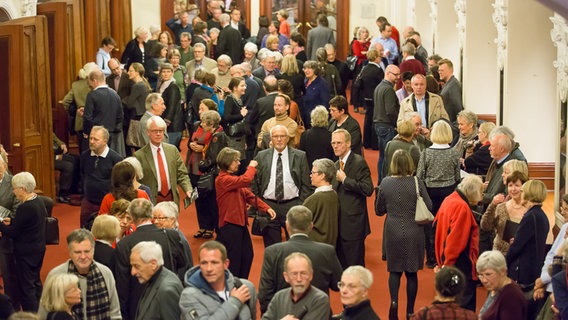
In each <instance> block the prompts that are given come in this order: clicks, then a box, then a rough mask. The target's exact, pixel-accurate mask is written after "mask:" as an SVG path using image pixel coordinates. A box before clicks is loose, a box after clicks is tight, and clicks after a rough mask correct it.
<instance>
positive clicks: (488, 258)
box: [475, 250, 507, 272]
mask: <svg viewBox="0 0 568 320" xmlns="http://www.w3.org/2000/svg"><path fill="white" fill-rule="evenodd" d="M475 268H476V270H477V272H482V271H485V270H488V269H489V270H494V271H497V272H505V271H507V262H506V261H505V256H504V255H503V253H501V251H499V250H491V251H485V252H484V253H482V254H481V255H480V256H479V258H477V264H476V265H475Z"/></svg>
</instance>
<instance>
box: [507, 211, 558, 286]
mask: <svg viewBox="0 0 568 320" xmlns="http://www.w3.org/2000/svg"><path fill="white" fill-rule="evenodd" d="M548 230H549V224H548V218H547V217H546V214H545V213H544V211H542V205H535V206H533V207H532V208H530V209H529V211H527V213H525V215H524V216H523V218H522V219H521V222H520V224H519V228H518V229H517V232H516V233H515V241H513V244H511V246H510V247H509V251H507V257H506V258H507V271H508V274H509V278H511V279H512V280H514V281H515V282H517V283H518V284H519V285H531V287H532V286H534V282H535V280H536V278H538V277H539V276H540V271H541V269H542V265H543V263H544V258H545V256H546V236H547V235H548Z"/></svg>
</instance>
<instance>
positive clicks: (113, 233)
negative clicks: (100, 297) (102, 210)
mask: <svg viewBox="0 0 568 320" xmlns="http://www.w3.org/2000/svg"><path fill="white" fill-rule="evenodd" d="M91 232H92V233H93V237H95V254H94V256H93V259H95V261H97V262H100V263H102V264H104V265H105V266H107V267H109V269H111V270H114V245H115V244H116V239H117V238H118V235H119V234H120V233H121V228H120V222H119V221H118V218H117V217H115V216H113V215H110V214H104V215H101V216H98V217H96V218H95V221H94V222H93V227H92V228H91Z"/></svg>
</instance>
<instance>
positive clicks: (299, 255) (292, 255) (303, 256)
mask: <svg viewBox="0 0 568 320" xmlns="http://www.w3.org/2000/svg"><path fill="white" fill-rule="evenodd" d="M292 259H304V260H306V262H307V263H308V266H309V267H310V271H311V272H314V267H313V265H312V259H310V257H308V256H307V255H306V254H305V253H301V252H292V253H290V254H289V255H288V256H287V257H286V258H285V259H284V271H286V272H288V263H290V260H292Z"/></svg>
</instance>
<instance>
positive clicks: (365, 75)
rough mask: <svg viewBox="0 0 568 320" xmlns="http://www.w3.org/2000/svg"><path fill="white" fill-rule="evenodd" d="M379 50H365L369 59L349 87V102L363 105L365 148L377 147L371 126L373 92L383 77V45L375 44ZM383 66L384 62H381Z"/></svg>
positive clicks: (375, 148)
mask: <svg viewBox="0 0 568 320" xmlns="http://www.w3.org/2000/svg"><path fill="white" fill-rule="evenodd" d="M377 47H379V49H380V50H376V49H371V50H369V51H368V52H367V59H369V64H367V65H366V66H365V67H363V69H362V70H361V72H360V73H359V75H358V76H357V79H355V81H353V85H352V88H351V103H352V104H353V105H355V106H364V107H365V120H364V122H363V124H364V125H363V146H364V147H365V148H366V149H374V150H377V149H378V145H377V144H378V143H377V142H378V141H377V134H376V133H375V129H374V128H373V113H374V105H375V103H374V101H373V93H374V91H375V88H376V87H377V86H378V85H379V83H381V81H382V80H383V78H384V77H385V73H384V70H383V67H382V66H381V63H382V62H383V61H382V50H383V49H382V48H383V46H382V45H381V44H380V43H379V44H378V45H377ZM383 63H384V64H383V66H384V65H386V64H387V63H386V62H383Z"/></svg>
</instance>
